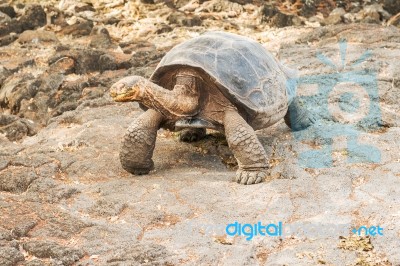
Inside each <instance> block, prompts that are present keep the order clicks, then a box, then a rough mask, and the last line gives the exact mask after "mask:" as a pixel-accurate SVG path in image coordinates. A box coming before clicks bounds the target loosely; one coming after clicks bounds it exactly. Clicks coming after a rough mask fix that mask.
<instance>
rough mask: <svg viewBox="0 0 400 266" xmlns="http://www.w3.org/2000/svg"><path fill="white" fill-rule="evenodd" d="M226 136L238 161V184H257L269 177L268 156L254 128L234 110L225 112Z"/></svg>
mask: <svg viewBox="0 0 400 266" xmlns="http://www.w3.org/2000/svg"><path fill="white" fill-rule="evenodd" d="M224 127H225V135H226V139H227V141H228V145H229V148H230V149H231V150H232V151H233V154H234V156H235V158H236V160H237V161H238V165H239V169H238V171H237V173H236V182H238V183H240V184H244V185H250V184H257V183H260V182H262V181H263V180H264V179H265V177H266V176H267V169H268V159H267V154H266V153H265V150H264V148H263V146H262V145H261V143H260V141H259V140H258V138H257V136H256V133H255V132H254V130H253V128H252V127H251V126H249V125H248V124H247V123H246V121H245V120H244V119H243V118H242V117H241V116H240V115H239V114H238V113H237V112H236V111H234V110H228V111H226V112H225V118H224Z"/></svg>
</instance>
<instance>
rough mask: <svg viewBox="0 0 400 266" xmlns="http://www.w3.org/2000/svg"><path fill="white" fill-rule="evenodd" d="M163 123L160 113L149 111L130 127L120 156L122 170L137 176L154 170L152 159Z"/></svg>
mask: <svg viewBox="0 0 400 266" xmlns="http://www.w3.org/2000/svg"><path fill="white" fill-rule="evenodd" d="M162 121H163V116H162V115H161V114H160V113H158V112H156V111H154V110H152V109H149V110H147V111H146V112H145V113H143V114H142V115H140V116H139V117H138V118H137V119H136V120H135V121H134V122H133V123H132V124H131V125H130V126H129V128H128V131H127V132H126V133H125V136H124V138H123V141H122V147H121V150H120V154H119V158H120V161H121V164H122V168H124V169H125V170H126V171H128V172H129V173H132V174H135V175H143V174H147V173H149V172H150V170H152V169H153V167H154V163H153V160H152V159H151V157H153V150H154V146H155V142H156V137H157V130H158V129H159V128H160V124H161V122H162Z"/></svg>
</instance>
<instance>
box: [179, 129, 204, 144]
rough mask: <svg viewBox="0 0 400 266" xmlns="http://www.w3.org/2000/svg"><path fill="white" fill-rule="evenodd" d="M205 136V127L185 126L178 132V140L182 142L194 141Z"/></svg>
mask: <svg viewBox="0 0 400 266" xmlns="http://www.w3.org/2000/svg"><path fill="white" fill-rule="evenodd" d="M205 136H206V129H205V128H185V129H182V130H181V132H180V133H179V140H180V141H183V142H194V141H199V140H201V139H203V138H204V137H205Z"/></svg>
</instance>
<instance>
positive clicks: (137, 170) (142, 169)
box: [122, 161, 154, 175]
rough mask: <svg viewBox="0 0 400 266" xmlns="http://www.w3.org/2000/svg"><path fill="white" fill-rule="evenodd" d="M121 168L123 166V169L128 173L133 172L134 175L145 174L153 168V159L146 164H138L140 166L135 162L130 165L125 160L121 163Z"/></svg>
mask: <svg viewBox="0 0 400 266" xmlns="http://www.w3.org/2000/svg"><path fill="white" fill-rule="evenodd" d="M122 168H124V170H126V171H128V172H129V173H131V174H134V175H146V174H148V173H149V172H150V171H151V170H153V169H154V163H153V161H150V162H149V163H148V164H146V165H140V166H139V165H135V163H133V164H132V166H131V165H129V164H128V163H127V162H125V163H124V164H122Z"/></svg>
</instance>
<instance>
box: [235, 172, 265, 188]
mask: <svg viewBox="0 0 400 266" xmlns="http://www.w3.org/2000/svg"><path fill="white" fill-rule="evenodd" d="M267 175H268V174H267V171H266V170H264V169H263V170H243V169H239V170H237V172H236V178H235V181H236V182H237V183H239V184H242V185H252V184H258V183H261V182H263V181H264V180H265V178H266V177H267Z"/></svg>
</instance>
